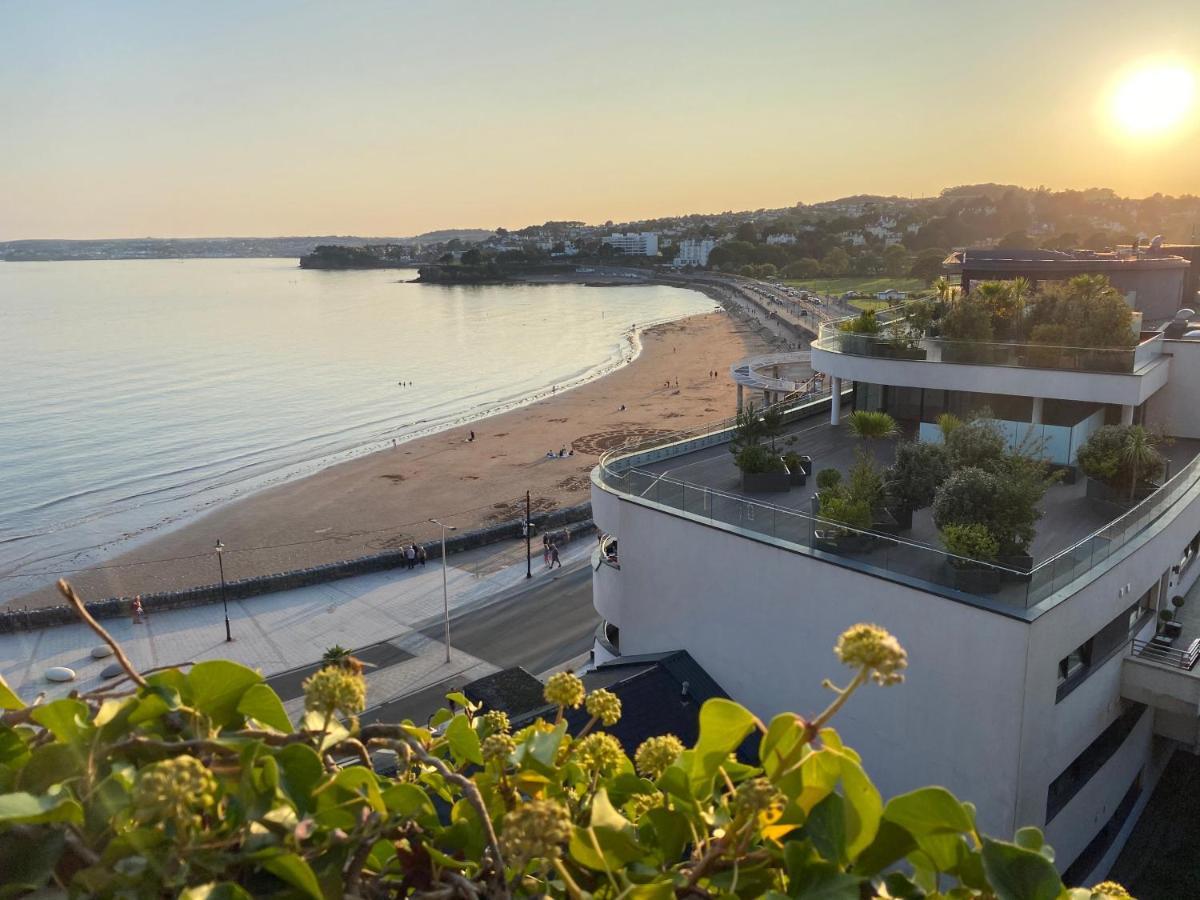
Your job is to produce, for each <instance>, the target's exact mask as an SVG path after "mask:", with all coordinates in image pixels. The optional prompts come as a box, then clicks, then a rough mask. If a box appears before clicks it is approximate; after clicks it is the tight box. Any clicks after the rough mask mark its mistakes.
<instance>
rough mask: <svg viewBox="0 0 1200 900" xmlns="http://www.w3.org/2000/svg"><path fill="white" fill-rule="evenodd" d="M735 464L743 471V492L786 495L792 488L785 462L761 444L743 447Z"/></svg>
mask: <svg viewBox="0 0 1200 900" xmlns="http://www.w3.org/2000/svg"><path fill="white" fill-rule="evenodd" d="M735 463H736V465H737V467H738V468H739V469H741V471H742V490H743V491H745V492H746V493H748V494H755V493H786V492H787V491H788V490H789V489H790V488H791V477H790V475H789V473H788V469H787V466H786V465H784V462H783V460H782V459H781V458H780V457H779V456H778V454H776V453H773V452H772V451H771V450H769V449H767V448H766V447H764V446H762V445H761V444H750V445H748V446H746V447H743V448H742V450H741V452H740V453H738V455H737V456H736V457H735Z"/></svg>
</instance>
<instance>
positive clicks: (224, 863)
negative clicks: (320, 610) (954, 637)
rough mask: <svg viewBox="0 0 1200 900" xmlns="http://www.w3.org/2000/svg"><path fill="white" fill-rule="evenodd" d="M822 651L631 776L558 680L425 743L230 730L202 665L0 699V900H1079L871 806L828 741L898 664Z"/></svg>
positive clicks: (1038, 868)
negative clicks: (822, 705) (109, 687)
mask: <svg viewBox="0 0 1200 900" xmlns="http://www.w3.org/2000/svg"><path fill="white" fill-rule="evenodd" d="M835 653H836V654H837V656H838V658H839V659H840V661H841V662H842V663H843V664H844V665H845V666H847V667H848V669H849V672H850V676H849V679H850V680H849V682H848V683H847V684H846V686H845V687H844V688H840V689H838V688H835V690H836V691H837V694H836V695H835V699H834V701H833V702H832V703H831V704H830V706H829V707H828V708H827V709H825V710H824V711H823V712H821V713H819V714H817V715H815V716H812V717H811V718H804V717H801V716H797V715H794V714H791V713H783V714H780V715H778V716H776V717H775V718H773V719H772V720H771V721H770V722H769V723H768V722H762V721H760V720H758V719H757V718H756V717H755V716H754V715H753V714H752V713H750V712H749V711H748V710H746V709H745V708H743V707H742V706H740V705H738V704H737V703H735V702H733V701H730V700H725V699H713V700H709V701H708V702H706V703H705V704H704V706H703V707H702V708H701V711H700V721H699V738H698V740H697V741H696V744H695V746H693V747H690V748H685V747H684V746H683V745H682V744H681V743H680V742H679V741H678V740H677V739H675V738H673V737H671V736H667V735H664V736H660V737H655V738H651V739H649V740H647V741H646V742H645V743H643V744H642V745H641V746H640V747H638V748H636V752H635V753H634V759H635V760H636V766H635V763H634V762H632V761H631V760H630V758H629V756H627V755H626V748H623V747H622V746H621V745H620V743H619V742H618V741H617V740H616V739H615V738H613V737H612V736H611V735H610V734H608V733H606V732H605V731H604V730H603V727H604V723H603V722H602V721H601V719H602V718H603V719H604V720H605V722H607V723H610V724H611V723H614V722H615V721H616V718H615V717H616V716H619V713H620V711H619V708H613V706H612V703H611V702H610V700H609V698H608V697H604V696H601V695H603V694H606V693H607V692H600V691H598V692H595V693H594V694H592V695H588V696H586V697H585V694H586V692H585V690H584V687H583V684H582V682H581V681H580V680H579V679H578V678H577V677H576V676H574V675H572V674H570V673H559V674H558V675H556V676H555V677H554V679H552V681H551V682H549V683H548V684H547V686H546V689H545V696H546V700H547V703H548V704H550V709H551V713H550V716H551V720H550V721H547V720H544V719H538V720H537V721H535V722H534V723H533V724H531V725H529V726H528V727H526V728H523V729H522V730H521V731H519V732H517V733H516V734H508V733H507V730H508V723H507V720H506V719H505V718H504V717H501V716H498V715H497V714H495V713H486V714H485V713H483V712H482V710H480V708H479V707H478V706H476V705H474V704H471V703H470V702H469V701H467V699H466V698H465V697H463V696H462V695H459V694H452V695H448V699H450V700H452V701H453V702H454V703H455V704H456V705H458V706H459V707H460V711H458V712H451V711H450V710H442V711H441V712H439V713H438V714H436V715H435V716H434V717H433V721H434V722H436V723H437V724H438V728H437V729H436V730H431V729H430V728H427V727H423V726H420V725H416V724H414V723H412V722H409V721H405V722H401V723H395V724H372V725H367V726H360V725H359V724H358V722H357V721H355V720H354V719H352V718H346V719H342V718H339V717H338V716H337V715H336V714H335V715H334V716H332V717H331V716H329V715H327V714H326V713H325V712H324V711H322V710H320V709H317V708H314V707H312V706H310V707H309V708H308V710H307V712H306V715H305V717H304V720H303V721H302V722H300V723H299V727H297V728H295V729H294V730H286V731H285V730H279V729H276V728H273V727H271V726H270V725H269V724H267V723H264V722H262V721H260V720H257V719H256V718H255V717H254V716H253V715H247V714H244V713H239V712H238V710H239V709H241V708H243V707H244V706H245V705H246V699H247V695H248V694H249V693H250V692H252V691H258V692H260V693H261V691H270V688H268V687H266V685H265V684H263V682H262V679H261V676H259V675H258V674H257V673H253V672H251V671H250V670H248V669H245V668H244V667H241V666H238V665H237V664H235V663H229V662H223V661H217V662H214V663H210V664H207V666H206V668H201V666H199V665H197V666H195V667H193V668H192V670H191V671H190V672H184V671H183V670H182V669H178V668H170V669H165V670H163V671H160V672H157V673H155V674H153V675H151V676H149V677H148V678H145V679H143V678H142V677H141V676H140V675H137V674H136V672H135V673H133V676H132V677H133V678H134V681H135V684H136V686H135V688H134V689H133V690H129V691H125V692H118V693H117V695H115V696H114V695H113V693H112V692H111V691H101V692H96V693H90V694H84V695H82V696H80V697H78V698H71V699H67V700H57V701H54V702H53V703H49V704H44V705H42V706H39V707H26V706H24V705H22V704H19V702H18V706H17V707H16V708H14V709H10V710H9V711H8V712H6V713H4V714H3V718H2V719H0V738H2V740H0V754H2V755H0V760H2V762H0V765H2V767H3V768H0V774H2V775H3V779H4V781H3V784H0V791H4V792H0V863H3V864H4V872H5V876H6V877H5V883H4V885H3V887H2V888H0V893H2V894H3V895H5V896H14V895H19V894H21V893H26V892H29V891H35V890H38V889H40V888H42V887H44V886H47V885H52V886H54V888H55V892H54V896H66V895H67V894H68V893H69V895H71V896H88V897H99V898H117V897H160V896H172V897H173V896H179V897H182V898H188V900H201V898H208V900H213V898H231V900H242V898H249V897H276V898H309V900H325V898H329V900H334V898H343V897H347V898H348V897H362V898H385V897H386V898H390V897H405V896H416V897H430V898H431V897H447V898H449V897H456V896H462V897H496V898H500V897H526V896H528V897H534V896H545V897H569V898H572V900H579V898H583V897H596V898H617V897H627V898H631V900H634V898H643V900H651V898H662V900H670V898H674V897H676V896H678V895H680V892H682V893H683V895H684V896H689V895H695V896H710V897H717V896H721V897H729V898H733V897H746V898H750V897H759V896H768V897H775V898H782V897H785V896H791V897H807V898H829V900H836V898H845V900H858V898H868V897H876V898H882V897H924V898H928V900H937V898H943V900H950V898H954V900H968V898H978V900H996V898H1000V900H1035V898H1043V897H1045V898H1052V900H1086V898H1089V897H1095V896H1101V895H1094V894H1093V893H1092V892H1089V891H1076V892H1071V891H1068V890H1067V889H1065V888H1064V887H1063V885H1062V883H1061V881H1060V880H1059V877H1058V875H1057V873H1056V872H1055V869H1054V867H1053V865H1052V864H1051V860H1052V859H1053V853H1052V851H1051V850H1050V849H1049V848H1048V847H1046V846H1045V845H1044V843H1043V840H1042V835H1041V832H1040V831H1038V830H1037V829H1035V828H1024V829H1021V830H1020V831H1018V832H1017V834H1016V835H1015V836H1014V839H1013V840H1012V841H1001V840H994V839H992V838H991V837H988V836H987V835H984V834H981V833H980V832H979V831H978V828H977V826H976V824H975V814H974V808H973V807H972V806H971V805H970V804H967V803H962V802H960V801H959V800H958V799H957V798H955V797H954V796H953V795H952V794H950V793H949V792H948V791H946V790H945V789H944V788H940V787H927V788H921V789H919V790H915V791H912V792H909V793H907V794H902V795H900V796H897V797H893V798H891V799H890V800H887V801H886V802H885V801H884V798H883V797H882V796H881V795H880V793H879V791H878V789H877V788H876V787H875V786H874V785H873V784H872V783H871V781H870V779H869V778H868V776H867V774H866V773H865V772H864V771H863V769H862V765H861V758H860V756H859V755H858V754H857V753H856V752H855V751H854V750H852V749H850V748H849V747H846V746H845V745H844V744H843V743H842V741H841V739H840V737H839V736H838V734H837V732H835V731H834V730H833V729H832V728H831V727H830V721H831V719H832V717H833V716H834V714H835V713H836V712H837V710H838V709H840V708H841V706H842V705H843V704H844V703H845V702H846V701H847V700H848V699H849V698H850V697H851V695H853V694H854V693H855V692H856V691H857V690H860V689H863V687H864V686H865V685H866V684H867V683H868V682H870V681H874V682H876V683H877V684H880V685H894V684H898V683H900V682H901V681H903V676H904V670H905V668H906V667H907V665H908V658H907V654H906V653H905V651H904V649H903V648H902V647H901V646H900V645H899V643H898V642H897V641H896V639H895V638H894V637H892V636H891V635H889V634H888V633H887V632H885V631H883V629H880V628H878V627H877V626H873V625H856V626H854V627H852V628H850V629H848V630H847V631H846V632H845V633H843V634H842V636H841V637H840V638H839V639H838V642H837V645H836V647H835ZM321 672H324V673H326V674H325V675H324V676H323V677H324V678H325V679H327V680H328V679H342V680H343V681H344V682H345V684H344V685H343V688H342V689H339V690H338V691H337V693H346V694H355V693H359V692H361V689H362V681H363V679H362V676H361V674H359V673H357V672H355V671H353V670H351V669H348V668H346V667H344V666H331V667H328V668H325V669H322V670H321ZM314 677H315V676H314ZM352 683H353V684H352ZM0 685H3V681H2V680H0ZM831 687H832V685H831ZM0 693H2V694H3V696H5V697H8V696H11V691H9V690H8V688H7V686H4V687H3V691H2V692H0ZM275 700H276V702H278V698H277V697H276V698H275ZM593 700H595V702H594V703H593ZM601 700H603V701H604V702H600V701H601ZM581 704H582V705H586V706H587V709H588V711H589V713H592V719H591V721H590V722H589V723H588V724H587V725H586V726H585V727H584V728H583V729H582V730H581V731H580V732H579V733H577V734H574V735H572V734H570V733H568V731H567V726H566V722H565V721H564V719H563V713H564V707H566V706H570V707H574V706H577V705H581ZM593 706H594V707H595V711H593ZM752 736H753V738H754V739H753V740H751V741H748V739H749V738H751V737H752ZM376 749H379V750H383V749H387V750H392V751H394V752H395V754H396V758H397V763H396V771H395V774H394V775H388V776H384V775H379V774H377V773H376V772H375V771H374V770H373V768H372V767H371V765H370V760H369V758H368V756H367V752H368V750H376ZM630 749H632V748H630ZM735 752H737V753H738V754H739V757H738V758H735V757H734V756H733V754H734V753H735ZM50 760H55V761H56V762H55V763H53V764H51V763H50V762H49V761H50ZM358 763H361V764H358ZM1105 891H1107V892H1108V894H1107V896H1111V897H1114V898H1115V897H1119V896H1121V894H1120V891H1121V889H1120V888H1119V886H1115V885H1108V886H1105Z"/></svg>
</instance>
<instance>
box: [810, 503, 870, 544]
mask: <svg viewBox="0 0 1200 900" xmlns="http://www.w3.org/2000/svg"><path fill="white" fill-rule="evenodd" d="M817 514H818V516H820V518H822V519H824V520H826V522H828V523H829V524H830V525H832V526H834V527H818V529H817V531H816V534H815V538H816V540H815V541H814V544H815V545H816V546H817V547H818V548H819V549H825V550H829V551H831V552H834V553H862V552H864V551H866V550H869V549H870V548H871V544H872V538H871V535H869V534H865V533H864V532H865V531H866V530H867V529H869V528H870V527H871V508H870V507H869V506H868V505H867V504H866V503H864V502H863V501H862V500H856V499H855V498H853V497H851V496H849V494H848V493H846V492H845V491H843V490H841V489H837V490H833V491H825V492H823V493H822V494H821V496H820V500H819V501H818V511H817ZM837 525H845V526H847V527H846V528H838V527H836V526H837Z"/></svg>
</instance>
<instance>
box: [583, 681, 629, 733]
mask: <svg viewBox="0 0 1200 900" xmlns="http://www.w3.org/2000/svg"><path fill="white" fill-rule="evenodd" d="M584 706H585V708H586V709H587V711H588V715H589V716H593V717H595V718H597V719H599V720H600V722H601V724H602V725H604V726H605V727H607V726H610V725H616V724H617V721H618V720H619V719H620V718H621V698H620V697H618V696H617V695H616V694H614V693H613V692H612V691H606V690H605V689H604V688H601V689H600V690H598V691H592V692H591V693H590V694H588V696H587V701H586V702H585V703H584Z"/></svg>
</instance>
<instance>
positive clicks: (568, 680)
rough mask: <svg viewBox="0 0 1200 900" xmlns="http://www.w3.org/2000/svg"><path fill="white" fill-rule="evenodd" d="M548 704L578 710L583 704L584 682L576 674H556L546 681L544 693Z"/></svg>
mask: <svg viewBox="0 0 1200 900" xmlns="http://www.w3.org/2000/svg"><path fill="white" fill-rule="evenodd" d="M542 693H543V695H544V696H545V698H546V702H547V703H552V704H554V705H555V706H565V707H568V708H570V709H576V708H577V707H578V706H579V705H580V704H581V703H583V695H584V693H585V691H584V689H583V682H582V681H580V680H579V676H578V675H576V674H575V673H574V672H555V673H554V674H553V675H551V676H550V678H549V679H547V681H546V688H545V690H544V691H543V692H542Z"/></svg>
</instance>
